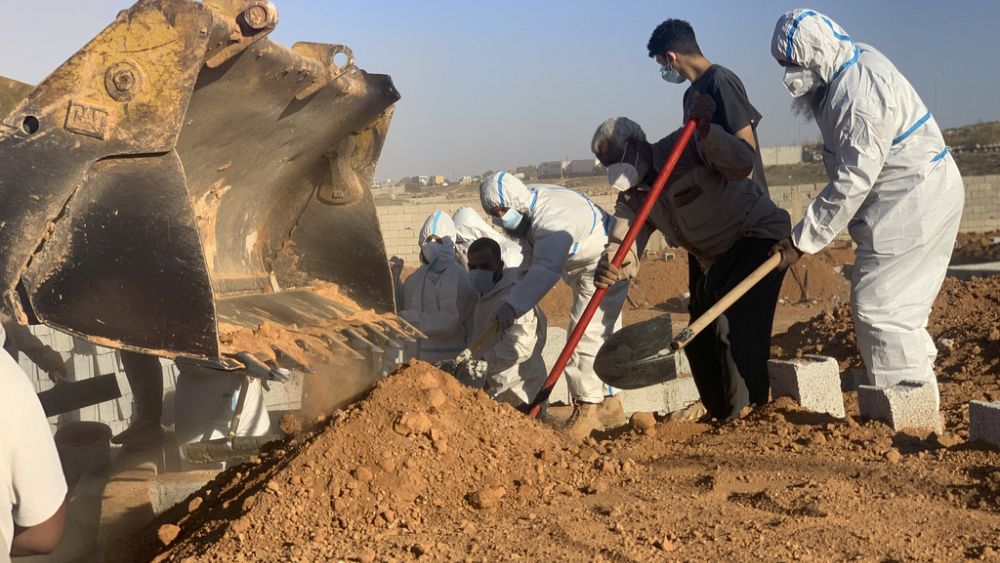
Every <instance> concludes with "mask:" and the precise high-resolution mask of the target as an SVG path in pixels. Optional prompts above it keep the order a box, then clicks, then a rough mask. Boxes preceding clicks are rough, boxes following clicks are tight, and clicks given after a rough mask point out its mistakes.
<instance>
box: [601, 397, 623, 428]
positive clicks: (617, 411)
mask: <svg viewBox="0 0 1000 563" xmlns="http://www.w3.org/2000/svg"><path fill="white" fill-rule="evenodd" d="M597 417H598V418H599V419H600V420H601V425H603V426H604V428H605V429H607V428H618V427H619V426H624V425H625V423H626V422H628V421H627V420H626V419H625V409H623V408H622V402H621V400H620V399H619V398H618V395H609V396H607V397H605V398H604V401H602V402H601V404H600V405H599V406H598V409H597Z"/></svg>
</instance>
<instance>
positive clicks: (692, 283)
mask: <svg viewBox="0 0 1000 563" xmlns="http://www.w3.org/2000/svg"><path fill="white" fill-rule="evenodd" d="M777 242H778V241H776V240H771V239H759V238H743V239H741V240H740V241H739V242H737V243H736V244H735V245H734V246H733V247H732V248H731V249H729V251H728V252H726V253H725V254H723V255H722V256H720V257H719V258H717V259H716V260H715V262H714V263H713V264H712V265H711V266H710V267H709V269H708V271H702V269H701V266H700V265H699V263H698V261H697V259H696V258H695V257H694V256H693V255H689V258H688V260H689V262H688V285H689V288H690V292H691V302H690V304H689V305H688V311H689V312H690V313H691V320H692V321H694V320H695V319H696V318H698V317H699V316H701V314H702V313H704V312H705V311H707V310H708V309H709V307H711V306H712V305H714V304H715V303H716V302H717V301H718V300H719V299H720V298H721V297H722V296H723V295H725V294H726V293H727V292H728V291H729V290H730V289H732V288H733V287H735V286H736V284H738V283H740V282H741V281H742V280H743V279H744V278H746V277H747V276H748V275H750V273H751V272H753V271H754V270H755V269H756V268H757V267H758V266H760V265H761V264H762V263H764V262H765V261H766V260H767V259H768V252H769V251H770V249H771V247H772V246H774V244H775V243H777ZM784 277H785V273H784V272H778V271H774V272H771V273H770V274H769V275H767V276H766V277H765V278H764V279H762V280H761V281H760V282H759V283H758V284H757V285H755V286H754V287H753V288H751V289H750V291H748V292H747V293H746V294H745V295H744V296H743V297H741V298H740V299H739V300H738V301H736V303H734V304H733V305H732V306H731V307H730V308H729V309H728V310H726V312H725V313H723V314H722V316H720V317H719V318H718V319H717V320H716V321H715V322H713V323H712V324H711V325H709V326H708V327H706V328H705V330H704V331H702V333H701V334H699V335H698V336H697V337H695V339H694V340H693V341H691V343H690V344H688V345H687V347H686V348H685V349H684V351H685V353H686V354H687V358H688V362H689V363H690V364H691V372H692V375H693V376H694V382H695V385H696V386H697V387H698V394H699V395H700V396H701V402H702V404H704V405H705V408H706V409H707V410H708V412H709V414H711V415H712V417H713V418H717V419H721V420H725V419H729V418H732V417H734V416H736V415H738V414H739V412H740V410H741V409H743V408H744V407H746V406H749V405H762V404H764V403H766V402H767V401H768V399H769V394H770V386H769V384H768V377H767V360H768V358H769V357H770V352H771V327H772V325H773V323H774V309H775V307H777V305H778V294H779V293H780V291H781V281H782V279H784Z"/></svg>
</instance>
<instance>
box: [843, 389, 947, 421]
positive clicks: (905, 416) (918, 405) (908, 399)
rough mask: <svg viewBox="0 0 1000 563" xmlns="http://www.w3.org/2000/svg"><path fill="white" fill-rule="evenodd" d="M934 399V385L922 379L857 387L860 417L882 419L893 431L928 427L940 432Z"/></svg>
mask: <svg viewBox="0 0 1000 563" xmlns="http://www.w3.org/2000/svg"><path fill="white" fill-rule="evenodd" d="M937 403H938V401H937V389H935V388H934V385H932V384H930V383H927V382H924V381H901V382H899V383H897V384H896V385H893V386H892V387H875V386H872V385H862V386H860V387H858V408H859V409H860V411H861V417H862V418H867V419H873V420H884V421H886V422H887V423H889V426H891V427H892V429H893V430H897V431H898V430H905V429H930V430H934V431H935V432H937V433H938V434H940V433H941V432H942V430H943V427H944V424H943V423H942V421H941V413H940V412H939V411H938V409H937Z"/></svg>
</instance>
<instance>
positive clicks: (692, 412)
mask: <svg viewBox="0 0 1000 563" xmlns="http://www.w3.org/2000/svg"><path fill="white" fill-rule="evenodd" d="M670 420H683V421H685V422H709V421H711V420H712V415H711V414H709V413H708V410H707V409H706V408H705V405H703V404H701V401H695V402H693V403H691V404H690V405H688V406H687V407H685V408H683V409H681V410H679V411H674V412H672V413H670Z"/></svg>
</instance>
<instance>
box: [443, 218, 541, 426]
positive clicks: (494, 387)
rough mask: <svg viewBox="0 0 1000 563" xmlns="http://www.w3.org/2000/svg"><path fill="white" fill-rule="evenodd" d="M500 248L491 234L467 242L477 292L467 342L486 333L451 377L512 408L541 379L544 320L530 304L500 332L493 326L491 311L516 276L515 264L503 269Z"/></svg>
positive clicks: (528, 396) (525, 401)
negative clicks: (484, 337)
mask: <svg viewBox="0 0 1000 563" xmlns="http://www.w3.org/2000/svg"><path fill="white" fill-rule="evenodd" d="M502 252H503V250H502V249H501V248H500V244H498V243H497V241H495V240H493V239H491V238H486V237H483V238H480V239H476V240H475V241H473V242H472V244H471V245H469V255H468V258H469V281H470V282H471V283H472V287H473V288H474V289H475V290H476V291H477V292H479V301H478V302H476V308H475V309H474V310H473V313H472V318H473V322H472V332H471V336H472V340H473V341H478V339H479V338H480V337H482V336H483V335H486V334H487V333H489V336H488V337H486V340H485V341H484V342H483V343H482V344H481V345H480V346H479V349H478V350H475V351H473V356H472V358H471V359H470V360H468V361H467V362H465V363H463V364H461V368H460V371H459V373H457V374H456V375H457V376H458V377H459V379H462V380H463V382H465V381H471V382H473V384H474V385H476V386H480V385H481V386H482V387H483V389H484V390H485V391H486V393H487V394H489V396H491V397H493V398H495V399H497V400H498V401H503V402H505V403H510V404H512V405H514V406H515V407H517V406H521V405H525V404H528V403H530V402H531V401H532V400H533V399H534V398H535V395H537V394H538V391H539V390H541V388H542V384H543V383H545V376H546V375H547V374H546V371H545V362H544V361H543V360H542V349H543V348H544V347H545V328H546V322H545V315H544V314H543V313H542V309H541V307H539V306H538V305H535V306H534V307H533V308H532V309H531V310H529V311H528V312H526V313H525V314H523V315H521V316H520V317H518V318H517V319H516V320H515V321H514V324H513V325H511V327H510V328H509V329H507V330H506V331H503V332H501V331H499V330H497V327H496V325H495V323H494V320H495V319H496V316H497V309H498V308H500V306H501V305H503V304H504V302H505V299H506V297H507V294H509V293H510V291H511V289H513V288H514V286H515V285H516V284H517V282H518V279H519V277H520V276H519V275H518V273H519V272H518V270H517V269H516V268H507V267H506V264H504V261H503V260H502V258H501V256H502Z"/></svg>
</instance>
